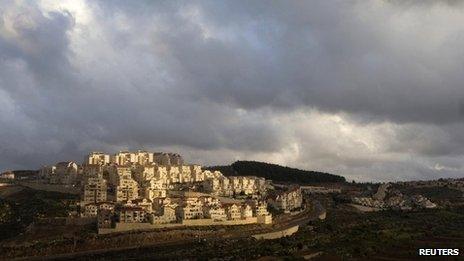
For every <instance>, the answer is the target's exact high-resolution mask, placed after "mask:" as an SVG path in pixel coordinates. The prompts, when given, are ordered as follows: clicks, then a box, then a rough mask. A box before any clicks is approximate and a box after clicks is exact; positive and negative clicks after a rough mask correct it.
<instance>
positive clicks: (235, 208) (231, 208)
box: [224, 203, 242, 220]
mask: <svg viewBox="0 0 464 261" xmlns="http://www.w3.org/2000/svg"><path fill="white" fill-rule="evenodd" d="M224 205H225V209H226V214H227V219H229V220H238V219H241V218H242V213H241V212H242V209H241V207H240V205H237V204H234V203H232V204H224Z"/></svg>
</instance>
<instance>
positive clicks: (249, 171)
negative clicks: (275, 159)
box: [206, 161, 346, 183]
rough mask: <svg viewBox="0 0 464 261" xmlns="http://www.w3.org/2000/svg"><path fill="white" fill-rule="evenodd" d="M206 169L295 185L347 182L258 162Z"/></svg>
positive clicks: (334, 177)
mask: <svg viewBox="0 0 464 261" xmlns="http://www.w3.org/2000/svg"><path fill="white" fill-rule="evenodd" d="M206 169H209V170H219V171H221V172H222V173H223V174H224V175H225V176H258V177H263V178H266V179H271V180H273V181H279V182H293V183H313V182H321V183H322V182H345V181H346V180H345V178H344V177H342V176H338V175H334V174H329V173H324V172H317V171H308V170H301V169H295V168H289V167H283V166H280V165H276V164H269V163H264V162H257V161H236V162H234V163H232V165H230V166H212V167H208V168H206Z"/></svg>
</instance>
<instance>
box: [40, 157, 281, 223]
mask: <svg viewBox="0 0 464 261" xmlns="http://www.w3.org/2000/svg"><path fill="white" fill-rule="evenodd" d="M40 177H41V178H42V179H43V180H45V181H46V182H48V183H52V184H64V185H75V186H82V201H81V203H80V209H81V215H82V216H85V217H97V218H98V224H99V227H102V228H108V227H111V226H114V225H115V223H151V224H169V223H179V222H183V221H185V220H192V219H208V220H211V221H215V222H216V221H217V222H220V221H239V220H243V221H247V222H248V223H250V220H254V221H255V222H257V223H264V224H269V223H271V222H272V216H271V214H270V213H268V211H267V202H266V200H265V196H266V192H267V191H266V190H267V185H266V180H264V178H258V177H254V176H238V177H225V176H224V175H222V173H221V172H219V171H209V170H202V168H201V166H199V165H189V164H185V163H184V161H183V159H182V157H181V156H180V155H178V154H173V153H152V152H146V151H137V152H127V151H123V152H119V153H117V154H115V155H113V156H110V155H108V154H105V153H101V152H92V153H90V154H89V155H88V157H87V158H86V159H85V161H84V163H83V164H81V165H78V164H76V163H74V162H60V163H58V164H56V165H55V166H51V167H44V168H42V169H41V170H40ZM180 187H182V188H181V189H180ZM186 187H187V188H188V189H193V190H196V189H198V190H197V191H199V192H202V193H198V194H197V195H198V196H191V195H186V194H185V193H177V194H176V193H174V191H176V192H179V190H182V189H185V188H186ZM238 195H241V196H245V197H246V198H247V199H243V200H235V201H232V202H233V203H224V202H221V200H220V198H221V197H232V196H238ZM276 206H277V205H276Z"/></svg>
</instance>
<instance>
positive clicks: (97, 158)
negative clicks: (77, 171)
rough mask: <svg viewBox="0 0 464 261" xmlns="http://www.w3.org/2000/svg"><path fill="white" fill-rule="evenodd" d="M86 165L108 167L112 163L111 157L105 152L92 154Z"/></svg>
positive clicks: (88, 157)
mask: <svg viewBox="0 0 464 261" xmlns="http://www.w3.org/2000/svg"><path fill="white" fill-rule="evenodd" d="M85 163H86V164H85V165H106V164H109V163H110V155H109V154H105V153H103V152H91V153H90V154H89V155H88V156H87V158H86V160H85Z"/></svg>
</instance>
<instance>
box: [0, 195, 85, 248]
mask: <svg viewBox="0 0 464 261" xmlns="http://www.w3.org/2000/svg"><path fill="white" fill-rule="evenodd" d="M74 200H77V196H75V195H71V194H64V193H59V192H48V191H39V190H33V189H29V188H25V189H23V190H22V191H20V192H18V193H15V194H13V195H11V196H9V197H8V198H0V231H2V233H0V240H2V239H6V238H9V237H12V236H15V235H17V234H19V233H21V232H23V231H24V229H25V228H26V227H27V226H29V225H30V224H31V223H32V222H33V220H34V219H35V218H48V217H66V216H67V215H68V211H69V209H70V204H71V202H72V201H74Z"/></svg>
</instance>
